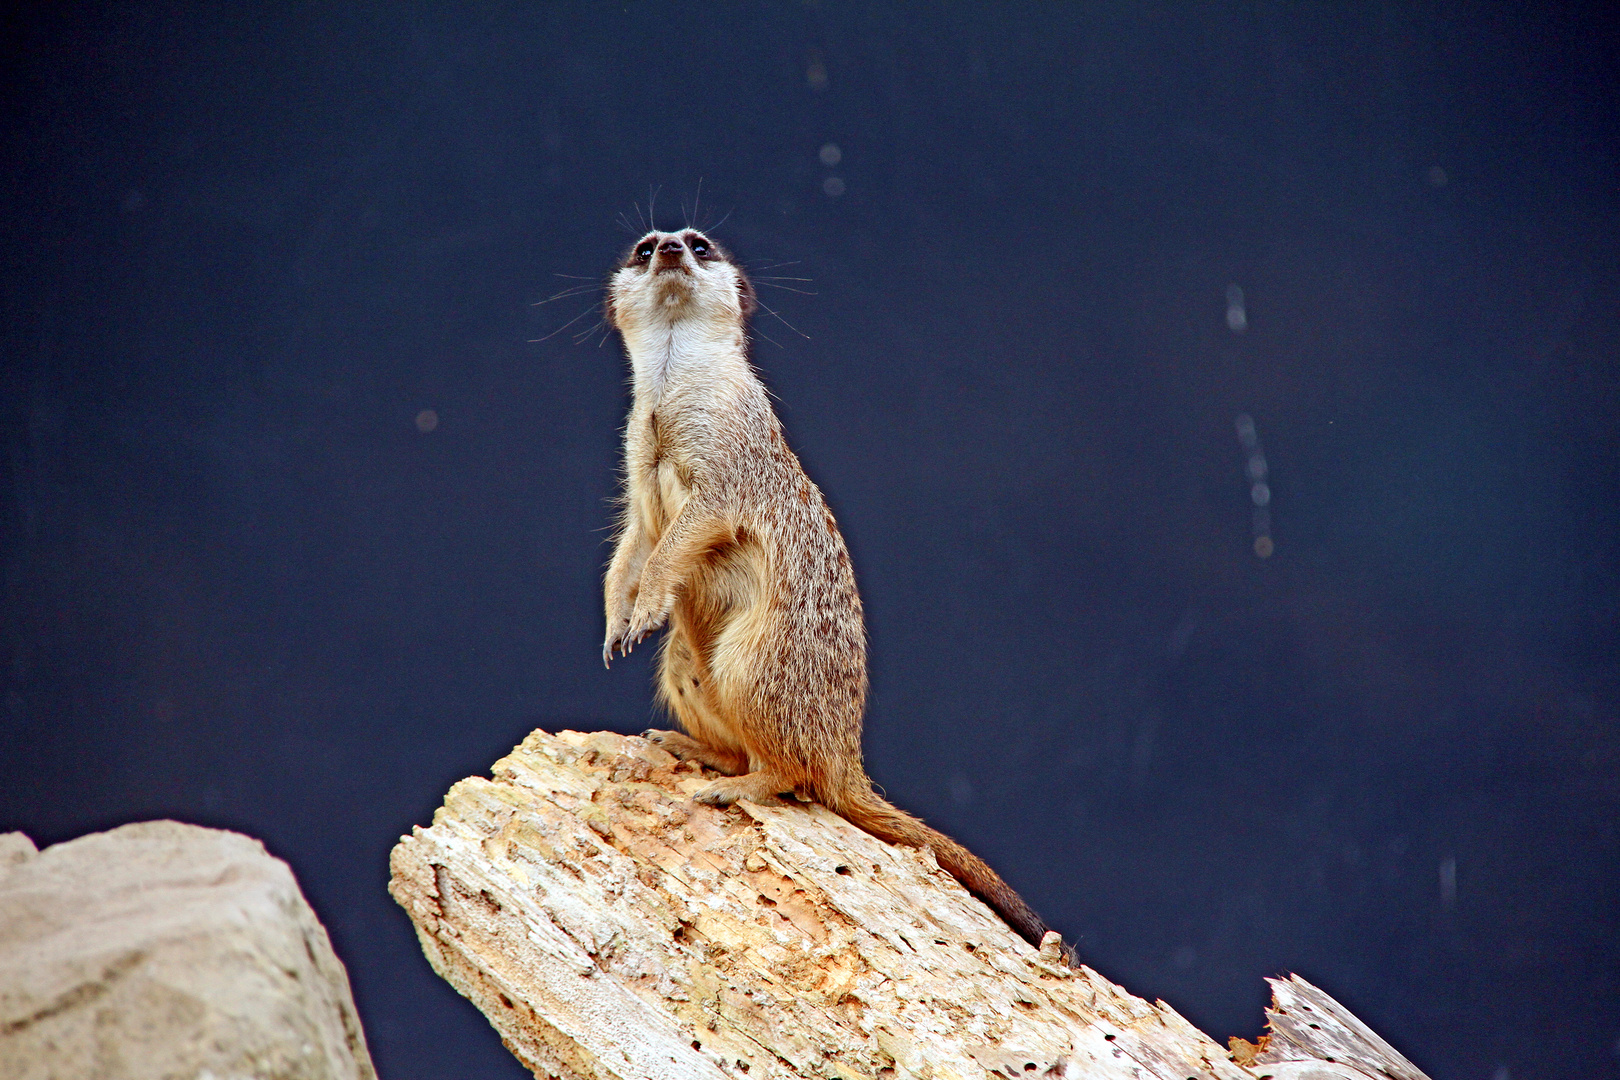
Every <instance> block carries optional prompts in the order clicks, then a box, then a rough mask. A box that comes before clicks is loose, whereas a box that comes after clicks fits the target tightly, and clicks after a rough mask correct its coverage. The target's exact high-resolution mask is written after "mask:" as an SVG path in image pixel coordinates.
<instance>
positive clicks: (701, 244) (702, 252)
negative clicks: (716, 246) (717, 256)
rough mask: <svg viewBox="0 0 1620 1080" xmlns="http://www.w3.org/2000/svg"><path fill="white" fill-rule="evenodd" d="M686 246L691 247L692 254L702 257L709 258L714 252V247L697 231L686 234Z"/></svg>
mask: <svg viewBox="0 0 1620 1080" xmlns="http://www.w3.org/2000/svg"><path fill="white" fill-rule="evenodd" d="M686 246H687V247H689V248H691V249H692V254H694V255H696V256H697V257H698V258H700V259H707V258H708V257H709V256H710V255H712V254H713V249H712V248H710V246H709V241H708V240H707V239H706V238H705V237H702V236H700V235H698V234H697V233H687V234H686Z"/></svg>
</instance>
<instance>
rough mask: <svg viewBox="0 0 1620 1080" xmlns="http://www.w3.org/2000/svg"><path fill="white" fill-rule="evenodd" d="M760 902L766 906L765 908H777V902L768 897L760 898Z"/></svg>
mask: <svg viewBox="0 0 1620 1080" xmlns="http://www.w3.org/2000/svg"><path fill="white" fill-rule="evenodd" d="M759 902H760V903H762V904H764V905H765V906H766V907H775V906H776V901H775V900H772V899H771V898H770V897H768V896H762V897H760V898H759Z"/></svg>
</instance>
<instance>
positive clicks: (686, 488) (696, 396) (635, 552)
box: [602, 229, 1046, 945]
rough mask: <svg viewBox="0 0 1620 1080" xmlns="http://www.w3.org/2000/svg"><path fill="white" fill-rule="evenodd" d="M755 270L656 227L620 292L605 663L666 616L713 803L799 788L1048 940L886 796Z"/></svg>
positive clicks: (680, 714)
mask: <svg viewBox="0 0 1620 1080" xmlns="http://www.w3.org/2000/svg"><path fill="white" fill-rule="evenodd" d="M753 307H754V299H753V289H752V286H751V285H750V284H749V282H748V278H747V276H746V275H745V274H743V272H742V271H741V269H739V268H738V267H737V266H736V265H735V264H734V263H733V262H732V261H731V259H730V258H729V256H727V255H726V253H725V252H724V250H723V249H721V248H720V247H719V246H718V245H716V244H714V243H713V242H712V241H710V240H709V239H708V238H707V237H705V236H703V235H702V234H700V233H698V232H696V231H694V230H690V229H688V230H685V231H683V232H679V233H661V232H654V233H649V234H648V235H647V236H645V237H643V238H642V239H641V240H639V241H637V242H636V244H635V245H634V246H633V247H632V248H631V250H630V253H629V255H627V256H626V258H625V260H624V263H623V265H622V266H621V267H620V269H619V270H618V271H617V272H616V273H615V274H614V275H613V279H612V282H611V284H610V286H609V295H608V315H609V318H610V319H611V321H612V322H613V324H614V326H615V327H617V329H618V330H619V332H620V333H621V335H623V337H624V341H625V348H626V351H627V352H628V354H629V356H630V362H631V367H632V370H633V375H634V383H635V402H634V405H633V406H632V407H631V410H630V419H629V422H628V424H627V425H626V428H625V440H624V441H625V494H624V499H625V509H624V514H623V518H622V520H621V522H620V531H619V535H618V541H617V545H616V548H615V550H614V553H613V560H612V562H611V563H610V565H609V567H608V572H607V579H606V583H605V590H604V591H605V599H606V609H607V637H606V639H605V641H604V642H603V646H602V659H603V661H604V662H607V661H608V660H610V659H611V657H612V655H613V653H614V651H615V650H619V651H623V652H626V653H628V652H629V650H630V648H631V647H632V646H634V645H635V644H637V643H638V642H640V641H641V640H643V639H644V638H645V637H646V636H647V635H648V634H651V633H653V632H654V631H656V630H658V629H660V628H662V627H665V626H667V627H668V633H667V634H666V635H665V639H664V646H663V651H662V654H661V655H660V658H659V674H658V695H659V698H660V700H661V701H662V702H663V703H664V704H665V705H666V706H667V707H668V708H669V709H670V711H671V712H673V713H674V714H675V717H676V719H677V720H678V721H679V723H680V726H681V727H682V728H683V729H684V730H685V732H686V734H684V735H682V734H680V733H678V732H673V731H649V732H647V733H646V734H647V737H648V738H649V739H652V740H653V741H655V742H657V743H658V744H659V745H661V746H663V747H664V748H665V749H666V750H669V751H670V752H672V753H674V754H676V755H677V756H679V757H683V758H686V759H689V760H696V761H701V762H702V763H704V764H706V765H709V766H711V767H713V768H715V769H717V770H719V771H720V772H722V773H724V774H726V775H725V777H723V778H722V779H719V780H716V781H714V782H713V783H711V784H710V785H709V786H708V787H707V788H705V789H703V790H702V791H701V792H700V793H699V794H698V796H697V798H699V799H700V800H702V801H704V802H708V803H714V804H728V803H732V802H735V801H736V800H738V799H751V800H762V799H765V798H768V797H770V796H773V795H775V794H777V793H779V792H784V791H797V792H800V793H802V794H804V795H807V796H809V797H810V798H813V799H816V800H817V801H819V802H821V803H822V804H823V805H825V806H827V807H828V808H830V809H832V810H834V811H836V812H837V813H839V814H840V815H842V816H843V817H845V818H847V819H848V820H849V821H851V822H853V823H854V824H856V825H858V826H860V827H861V828H863V829H865V830H866V831H868V832H870V833H872V834H873V835H875V836H878V837H880V838H882V839H884V840H887V841H889V842H891V843H899V844H906V845H910V846H913V847H928V848H931V849H932V850H933V852H934V856H935V858H936V859H937V860H938V861H939V864H940V865H941V866H942V867H944V868H945V869H946V870H948V871H949V872H950V873H951V874H952V875H954V876H955V877H956V878H957V879H958V880H960V881H961V882H962V883H963V884H964V885H965V886H967V888H968V889H969V890H970V891H972V892H973V893H974V894H975V895H976V896H978V897H980V898H981V899H982V900H984V901H985V902H987V903H988V904H989V905H990V906H991V907H992V908H994V909H995V910H996V911H997V912H998V913H999V914H1000V915H1001V916H1002V917H1003V918H1004V919H1006V920H1007V922H1008V924H1009V925H1011V926H1012V927H1013V928H1014V929H1015V930H1017V931H1018V932H1019V933H1020V934H1021V935H1022V936H1023V937H1025V938H1026V939H1027V940H1029V941H1030V942H1031V943H1032V944H1036V945H1038V944H1040V941H1041V937H1042V935H1043V934H1044V933H1045V931H1046V926H1045V925H1044V924H1043V923H1042V922H1041V920H1040V918H1039V917H1038V916H1037V915H1036V914H1035V913H1034V912H1033V911H1031V910H1030V908H1029V906H1028V905H1026V904H1025V903H1024V901H1023V900H1022V899H1021V898H1020V897H1019V896H1018V894H1017V893H1016V892H1014V891H1013V890H1012V889H1011V888H1009V887H1008V885H1007V884H1006V883H1005V882H1004V881H1002V880H1001V878H1000V877H999V876H997V874H996V872H995V871H994V870H991V869H990V867H988V866H987V865H985V863H984V862H983V861H981V860H980V859H978V858H977V857H976V856H974V855H973V854H972V853H971V852H969V851H968V850H967V849H966V848H964V847H962V846H961V845H960V844H958V843H956V842H955V841H954V840H951V839H950V838H949V837H946V836H944V835H943V834H941V833H939V832H936V831H935V830H933V829H930V828H929V827H928V826H926V825H924V824H923V823H922V822H920V821H918V820H917V819H916V818H914V817H911V816H910V815H908V814H905V813H903V812H902V811H900V810H898V809H896V808H895V807H894V806H892V805H890V804H889V803H888V802H887V801H886V800H884V799H883V798H881V797H879V796H878V795H877V794H876V793H874V792H873V790H872V784H871V781H870V780H869V779H867V776H866V772H865V769H864V768H863V767H862V764H861V719H862V716H863V714H864V712H865V707H866V688H867V683H866V630H865V626H864V623H863V621H862V617H861V598H860V595H859V593H857V592H856V589H855V576H854V573H853V571H852V569H851V567H850V561H849V553H848V551H847V550H846V549H845V547H844V539H843V537H842V536H841V535H840V534H839V531H838V525H837V522H836V521H835V520H834V519H833V515H832V511H831V510H829V509H828V508H827V504H826V502H825V501H824V500H823V499H822V496H821V492H820V490H819V489H818V488H817V487H816V485H815V484H813V483H811V481H810V479H809V477H807V476H805V474H804V470H803V469H802V468H801V467H800V466H799V461H798V458H796V457H795V456H794V454H793V451H792V450H790V449H789V448H788V445H787V440H786V439H784V438H783V436H782V426H781V423H780V422H779V421H778V420H777V418H776V414H775V412H774V411H773V410H772V409H771V405H770V401H769V399H768V398H767V396H766V392H765V387H764V386H763V385H762V384H761V383H760V381H759V379H758V377H757V376H756V375H755V374H754V372H753V369H752V368H751V367H750V366H749V364H748V358H747V338H746V334H745V324H746V322H747V319H748V316H749V315H750V314H751V313H752V311H753Z"/></svg>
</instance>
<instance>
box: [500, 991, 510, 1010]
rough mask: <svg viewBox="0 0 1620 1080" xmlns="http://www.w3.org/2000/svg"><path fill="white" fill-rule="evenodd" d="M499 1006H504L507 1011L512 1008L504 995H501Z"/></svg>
mask: <svg viewBox="0 0 1620 1080" xmlns="http://www.w3.org/2000/svg"><path fill="white" fill-rule="evenodd" d="M501 1004H502V1005H505V1006H506V1007H507V1008H508V1009H510V1008H511V1007H512V999H511V998H509V997H507V996H506V995H505V994H502V995H501Z"/></svg>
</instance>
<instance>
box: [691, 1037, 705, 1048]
mask: <svg viewBox="0 0 1620 1080" xmlns="http://www.w3.org/2000/svg"><path fill="white" fill-rule="evenodd" d="M692 1049H694V1050H701V1049H703V1044H702V1043H700V1042H698V1041H697V1040H696V1039H693V1040H692Z"/></svg>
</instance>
